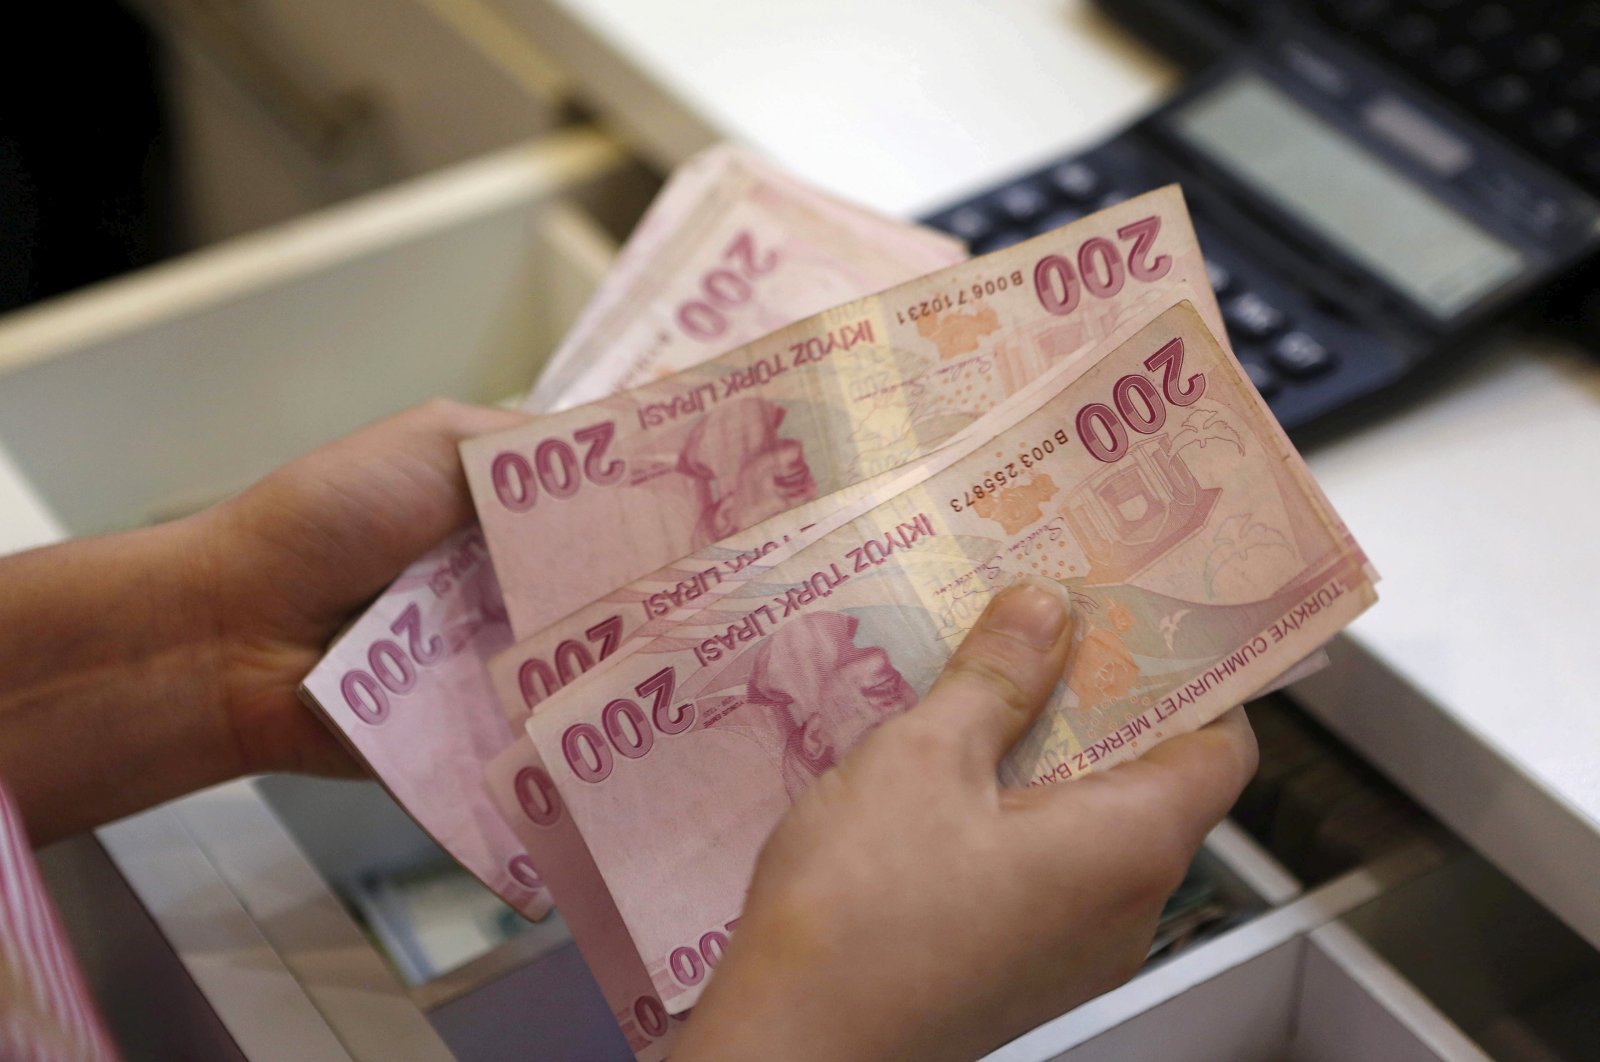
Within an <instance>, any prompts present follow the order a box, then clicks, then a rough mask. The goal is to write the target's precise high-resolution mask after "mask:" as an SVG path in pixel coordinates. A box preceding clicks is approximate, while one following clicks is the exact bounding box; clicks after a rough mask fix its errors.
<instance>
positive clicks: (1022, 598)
mask: <svg viewBox="0 0 1600 1062" xmlns="http://www.w3.org/2000/svg"><path fill="white" fill-rule="evenodd" d="M1071 643H1072V615H1071V597H1070V594H1069V592H1068V590H1067V588H1066V587H1064V586H1062V585H1061V584H1060V583H1058V582H1056V581H1055V580H1053V579H1041V578H1038V577H1036V576H1024V577H1022V578H1021V579H1018V580H1017V581H1016V582H1014V583H1012V584H1011V585H1010V586H1008V587H1006V588H1005V589H1004V590H1002V591H1001V592H1000V593H999V594H997V595H995V597H994V599H993V600H992V601H990V602H989V607H988V608H986V609H984V612H983V615H981V616H979V617H978V622H977V623H976V624H975V625H974V626H973V628H972V630H971V631H970V632H969V633H968V634H967V637H966V639H965V640H963V641H962V643H961V645H960V646H959V647H958V648H957V649H956V651H955V654H954V655H953V656H951V657H950V662H949V663H948V664H946V665H945V668H944V672H943V673H942V674H941V675H940V676H939V678H938V680H937V681H935V682H934V684H933V688H932V689H930V690H929V691H928V695H927V697H925V698H923V701H922V704H921V705H919V706H918V707H917V708H916V709H915V711H916V713H917V714H918V715H919V717H920V718H921V720H922V721H923V722H924V723H925V724H926V725H931V726H936V727H940V728H945V729H947V730H948V732H950V733H951V734H953V735H954V736H956V737H957V738H958V740H959V742H960V745H961V747H962V748H963V749H965V750H968V751H970V753H971V754H972V756H973V757H974V762H976V763H977V764H979V765H980V766H982V767H983V768H984V769H985V771H986V773H987V774H988V775H990V776H992V775H993V772H994V768H995V766H996V765H997V764H998V763H999V762H1000V758H1001V757H1002V756H1004V755H1005V754H1006V752H1007V751H1008V750H1009V749H1010V748H1011V746H1013V745H1015V744H1016V743H1017V739H1018V738H1020V737H1022V735H1023V734H1024V733H1026V732H1027V729H1028V727H1029V726H1030V725H1032V723H1033V721H1034V720H1035V719H1036V718H1038V716H1039V713H1040V711H1042V710H1043V708H1044V705H1045V702H1046V701H1047V700H1048V699H1049V697H1050V693H1051V691H1053V690H1054V689H1055V687H1056V684H1057V683H1058V682H1060V681H1061V672H1062V669H1063V668H1064V667H1065V666H1066V662H1067V656H1068V650H1069V648H1070V646H1071Z"/></svg>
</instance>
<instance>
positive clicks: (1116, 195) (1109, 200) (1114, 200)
mask: <svg viewBox="0 0 1600 1062" xmlns="http://www.w3.org/2000/svg"><path fill="white" fill-rule="evenodd" d="M1127 201H1128V193H1127V192H1121V191H1110V192H1107V193H1106V194H1105V195H1103V196H1101V197H1100V198H1099V199H1097V200H1096V201H1095V204H1094V208H1095V209H1096V210H1107V209H1109V208H1111V207H1114V206H1116V205H1117V204H1118V203H1126V202H1127Z"/></svg>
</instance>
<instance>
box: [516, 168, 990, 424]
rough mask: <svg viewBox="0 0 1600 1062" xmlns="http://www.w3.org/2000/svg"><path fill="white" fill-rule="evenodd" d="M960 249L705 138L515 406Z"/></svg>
mask: <svg viewBox="0 0 1600 1062" xmlns="http://www.w3.org/2000/svg"><path fill="white" fill-rule="evenodd" d="M965 258H966V251H965V248H963V246H962V245H960V243H958V242H957V240H952V238H950V237H946V235H944V234H939V232H934V230H931V229H925V227H922V226H912V224H907V222H901V221H893V219H888V218H883V216H880V214H875V213H872V211H867V210H862V208H859V206H856V205H853V203H848V202H845V200H838V198H835V197H830V195H827V194H824V192H821V190H819V189H816V187H813V186H808V184H805V182H802V181H797V179H795V178H792V176H789V174H786V173H782V171H781V170H778V168H776V166H773V165H770V163H766V162H763V160H762V158H758V157H757V155H754V154H750V152H747V150H742V149H739V147H733V146H720V147H714V149H710V150H707V152H702V154H701V155H698V157H694V158H693V160H690V162H688V163H686V166H685V168H683V170H680V171H678V173H677V174H675V176H674V179H672V181H670V182H669V184H667V187H666V189H664V192H662V195H661V197H659V200H658V203H656V205H654V206H653V208H651V211H648V213H646V216H645V219H643V221H642V222H640V227H638V232H637V234H635V237H634V238H630V240H629V245H627V246H626V248H624V250H622V253H621V256H619V259H618V264H616V269H614V270H613V272H611V275H610V277H608V278H606V283H605V288H603V291H602V293H600V294H598V296H597V297H595V301H594V305H592V309H590V310H586V312H584V315H582V317H581V318H579V320H578V323H576V325H574V326H573V329H571V333H568V336H566V337H565V339H563V342H562V345H560V347H558V349H557V352H555V353H554V355H552V363H554V365H552V371H550V373H547V374H546V376H547V379H541V382H539V385H538V387H534V390H533V393H531V395H530V403H528V406H526V408H533V409H542V408H546V406H544V403H546V400H549V398H555V392H554V390H552V389H554V387H560V397H558V400H555V401H554V403H552V405H550V406H549V408H555V409H562V408H568V406H574V405H581V403H586V401H592V400H595V398H603V397H606V395H611V393H614V392H618V390H624V389H629V387H637V385H640V384H646V382H650V381H653V379H658V377H661V376H667V374H670V373H675V371H678V369H685V368H688V366H691V365H698V363H699V361H704V360H706V358H709V357H712V355H718V353H723V352H725V350H731V349H733V347H738V345H741V344H746V342H749V341H752V339H758V337H760V336H765V334H766V333H771V331H776V329H778V328H781V326H784V325H787V323H790V321H794V320H798V318H802V317H808V315H811V313H816V312H821V310H826V309H829V307H830V305H838V304H840V302H848V301H850V299H856V297H861V296H862V294H870V293H874V291H882V289H883V288H888V286H893V285H898V283H904V281H907V280H912V278H914V277H922V275H925V273H931V272H933V270H936V269H941V267H944V266H949V264H952V262H958V261H962V259H965ZM619 350H624V352H627V353H626V355H622V357H618V352H619ZM574 373H576V376H574ZM565 376H573V379H565Z"/></svg>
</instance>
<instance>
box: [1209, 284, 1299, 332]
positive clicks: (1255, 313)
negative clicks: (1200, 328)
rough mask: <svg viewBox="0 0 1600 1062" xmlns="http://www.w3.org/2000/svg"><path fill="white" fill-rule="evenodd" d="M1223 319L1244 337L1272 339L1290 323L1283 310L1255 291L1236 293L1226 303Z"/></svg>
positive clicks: (1223, 309)
mask: <svg viewBox="0 0 1600 1062" xmlns="http://www.w3.org/2000/svg"><path fill="white" fill-rule="evenodd" d="M1222 319H1223V320H1224V321H1225V322H1227V325H1228V327H1229V328H1230V329H1232V330H1233V332H1234V333H1235V334H1236V335H1237V336H1239V337H1241V338H1244V339H1270V338H1271V337H1273V336H1275V335H1277V334H1278V333H1279V332H1281V331H1283V327H1284V325H1285V324H1287V323H1288V318H1287V317H1286V316H1285V315H1284V312H1283V311H1282V310H1280V309H1278V308H1277V307H1276V306H1274V305H1272V303H1270V302H1268V301H1267V300H1266V299H1263V298H1262V297H1261V296H1260V295H1257V294H1256V293H1255V292H1253V291H1247V292H1244V293H1243V294H1241V295H1235V296H1234V297H1233V298H1232V299H1229V300H1228V301H1227V302H1226V303H1224V304H1223V307H1222Z"/></svg>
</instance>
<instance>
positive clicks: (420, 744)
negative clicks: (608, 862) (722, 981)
mask: <svg viewBox="0 0 1600 1062" xmlns="http://www.w3.org/2000/svg"><path fill="white" fill-rule="evenodd" d="M702 162H703V163H704V164H700V163H697V164H696V165H692V166H690V167H688V168H686V169H685V170H684V171H683V172H682V173H681V174H677V175H674V178H673V179H672V181H670V182H669V183H668V185H667V188H666V189H665V191H664V192H663V195H662V197H661V200H662V202H661V205H660V206H659V207H657V208H654V209H652V211H651V213H650V216H649V218H648V219H647V223H646V224H644V225H642V226H641V227H640V230H639V231H638V232H637V233H636V234H635V236H634V237H633V238H631V239H630V240H629V242H628V244H627V246H626V247H624V249H623V252H622V254H621V256H620V261H621V265H622V267H623V268H622V270H621V272H619V273H618V274H617V275H616V276H615V277H614V278H611V279H608V280H607V282H606V283H605V284H604V285H602V287H601V289H600V291H599V292H597V293H596V296H595V298H594V300H593V302H592V304H591V306H590V307H588V308H587V309H586V310H585V313H584V315H583V318H582V320H581V322H580V331H582V330H587V333H588V334H590V335H593V334H595V333H597V332H598V333H599V334H601V335H605V336H609V337H611V339H610V340H608V342H609V343H610V345H608V346H606V347H605V348H604V349H589V350H587V352H586V353H585V352H580V357H579V360H578V361H577V362H575V363H571V364H573V365H575V366H576V369H575V371H576V375H575V376H573V375H569V376H568V377H567V383H568V386H572V384H573V382H574V380H576V381H577V382H579V383H583V381H585V380H591V379H608V380H609V379H614V378H620V376H621V375H622V374H623V373H624V371H625V370H627V371H643V372H649V371H654V370H655V368H656V367H657V364H658V363H657V360H656V359H658V358H659V357H663V356H670V357H676V358H684V357H705V356H710V355H714V354H719V353H722V352H723V351H725V350H727V349H729V348H730V347H731V346H733V345H734V343H735V342H736V341H737V339H738V335H739V334H742V333H735V334H729V335H727V336H725V337H721V338H716V337H713V338H712V339H709V340H706V341H704V342H698V343H697V344H695V345H694V346H693V347H692V349H690V348H686V347H684V346H683V345H682V344H661V343H659V342H658V341H657V336H656V331H655V329H654V327H653V326H652V327H649V328H639V327H635V324H636V323H637V322H638V321H639V320H641V319H650V320H654V319H655V317H656V316H659V315H660V314H661V313H666V312H670V310H671V306H667V305H666V304H663V306H661V307H657V306H655V305H654V304H652V303H651V302H650V301H649V300H650V299H651V298H669V297H675V295H674V293H673V292H672V291H666V292H664V293H663V292H661V291H658V290H657V289H658V288H659V285H655V286H654V287H652V285H651V282H650V281H649V278H650V277H651V276H652V275H653V272H652V271H653V270H655V271H659V270H661V269H663V268H666V266H665V264H663V263H664V262H667V261H669V262H670V264H671V267H672V268H673V269H677V270H682V271H684V272H685V273H687V274H693V275H695V276H700V275H702V274H707V275H709V273H710V272H714V271H715V270H716V269H717V268H719V267H720V263H722V262H723V261H724V258H725V256H726V253H727V251H728V247H727V246H724V245H719V244H716V243H714V242H707V241H706V240H705V238H704V235H705V234H704V233H700V232H685V231H684V229H685V226H693V225H695V224H698V223H699V222H701V221H704V220H705V219H707V218H713V217H715V218H729V217H731V218H737V219H740V223H741V224H747V225H748V226H750V228H749V231H750V232H752V233H762V234H770V233H774V232H778V231H783V232H784V233H786V236H785V240H786V242H785V243H784V249H785V252H786V257H785V259H784V261H783V263H782V268H781V269H777V270H775V271H774V277H773V279H774V281H775V282H774V283H770V284H768V285H767V286H766V287H764V288H763V290H762V292H761V297H760V300H759V304H758V306H756V307H754V312H755V313H756V316H754V317H752V318H751V319H752V320H763V321H765V320H779V321H780V323H786V322H788V321H791V320H794V319H796V318H798V317H800V316H803V315H804V314H805V313H807V312H809V311H810V310H812V309H815V308H817V307H819V306H823V305H827V304H828V303H829V302H830V301H840V300H843V299H847V298H851V297H856V296H859V295H862V294H865V293H867V292H870V291H874V290H877V289H879V288H882V287H886V286H888V285H890V284H893V283H896V282H899V281H903V280H906V279H908V278H910V277H914V276H917V275H920V274H921V273H924V272H926V271H927V270H929V269H933V268H936V267H938V266H940V265H944V264H946V263H948V262H950V261H954V260H956V259H958V258H960V257H961V252H960V250H959V248H958V247H956V246H955V245H954V244H952V243H951V241H949V240H948V239H947V238H945V237H942V236H939V235H937V234H934V233H931V232H930V231H929V230H926V229H922V228H920V227H918V226H913V225H907V224H904V223H901V222H896V221H893V220H890V219H885V218H879V217H875V216H872V215H869V214H867V213H866V212H864V211H862V210H861V209H860V208H859V207H853V206H849V205H847V204H843V203H841V202H839V201H837V200H832V199H831V198H829V197H827V196H825V195H824V194H823V193H821V192H818V191H816V190H814V189H808V188H806V187H805V186H804V185H801V184H799V183H798V182H795V181H794V180H793V179H792V178H786V177H781V176H779V175H775V174H772V173H771V172H770V168H769V167H766V166H765V165H764V164H761V163H759V162H757V161H756V160H754V159H752V158H751V157H750V156H748V155H747V154H745V153H743V152H738V151H734V150H719V151H714V152H712V153H709V154H708V155H707V156H706V157H705V159H704V160H702ZM757 173H759V174H763V175H764V176H762V177H761V178H760V179H756V178H755V177H752V174H757ZM797 217H805V218H806V219H808V226H809V227H807V228H806V229H805V230H804V231H798V230H797V229H795V228H794V225H795V222H794V219H795V218H797ZM864 242H872V243H874V244H875V246H874V247H872V248H871V249H870V250H864V249H863V246H862V245H863V243H864ZM641 277H643V278H645V279H644V281H642V282H641V280H640V278H641ZM641 283H643V284H644V286H643V287H641V286H640V284H641ZM652 315H653V316H652ZM564 349H566V345H564ZM584 386H590V384H587V383H585V384H584ZM511 641H512V638H511V628H510V624H509V622H508V621H507V617H506V613H505V611H504V608H503V606H502V604H501V598H500V594H499V589H498V583H497V582H496V580H495V575H494V571H493V567H492V565H491V564H490V561H489V558H488V556H487V554H486V553H485V551H484V548H483V535H482V532H481V531H480V530H479V528H478V527H477V526H476V525H473V526H471V527H467V528H464V529H462V530H461V531H459V532H457V533H456V534H455V535H452V536H451V537H450V538H449V539H447V540H446V541H445V542H443V543H441V544H440V545H439V546H437V547H435V548H434V549H433V550H431V551H429V553H428V554H427V555H426V556H424V557H422V558H420V559H419V560H418V561H417V562H416V563H414V564H413V565H412V566H411V567H410V568H408V569H407V571H406V572H405V574H403V575H402V576H401V578H400V579H398V580H397V581H396V582H395V583H394V584H393V585H392V586H391V587H390V588H389V589H388V590H387V591H385V593H384V594H383V595H382V596H381V597H380V598H379V599H378V600H377V601H376V602H375V603H374V604H373V605H372V606H371V607H370V608H369V609H368V610H367V612H366V613H365V614H364V615H363V616H362V617H361V618H360V619H359V620H358V621H357V623H356V624H355V625H354V626H353V627H352V628H351V629H350V630H349V631H348V632H346V633H345V634H344V635H343V636H341V637H340V638H339V639H338V640H337V641H336V642H335V644H334V645H333V646H332V647H331V649H330V650H329V653H328V655H327V656H326V657H325V658H324V659H323V660H322V661H321V662H319V663H318V665H317V667H316V668H315V669H314V670H313V671H312V672H311V674H310V675H308V676H307V678H306V680H305V682H304V683H303V684H302V687H301V696H302V697H303V698H304V699H305V700H306V701H307V702H308V703H310V704H312V705H314V706H315V707H316V708H317V709H318V710H319V711H320V712H321V713H322V715H323V716H324V718H325V719H326V720H327V721H328V723H329V724H330V726H331V727H332V728H333V729H334V730H335V731H336V732H337V733H339V734H340V735H341V737H342V738H343V739H344V740H345V741H346V743H347V744H349V745H350V746H351V748H352V749H353V751H354V752H355V753H356V755H357V756H359V757H360V758H361V759H363V760H364V761H365V762H366V763H367V765H368V766H369V767H370V769H371V770H372V771H373V773H374V774H376V775H377V776H378V778H379V779H380V780H381V781H382V782H383V784H384V785H385V786H386V787H387V788H388V789H389V791H390V792H391V793H392V794H393V795H394V797H395V799H396V800H397V801H398V802H399V803H400V804H401V806H402V807H404V808H405V809H406V811H407V812H408V813H409V814H410V815H411V816H412V818H414V819H415V820H416V821H417V822H418V823H419V824H420V825H421V826H422V827H423V828H424V829H425V830H426V831H427V832H428V833H429V834H431V835H432V836H433V837H434V839H435V840H436V841H438V842H439V844H440V845H441V846H442V847H444V848H445V850H446V851H448V852H450V854H451V855H452V856H454V857H455V858H456V859H457V860H458V861H459V862H460V863H461V864H462V865H463V866H465V867H466V868H467V869H468V870H469V871H471V872H472V873H473V874H475V875H476V876H477V877H479V878H480V879H481V880H483V881H484V882H485V883H486V884H487V885H489V887H490V888H492V889H494V890H495V891H496V892H497V893H498V894H499V895H500V896H501V897H502V898H503V899H505V900H506V902H507V903H509V904H511V905H512V906H513V907H515V908H516V909H517V910H519V911H521V912H522V913H523V914H525V915H527V916H529V917H534V918H537V917H540V916H541V915H542V914H543V913H544V912H546V911H547V910H548V909H549V907H550V900H549V896H548V894H547V893H546V892H545V891H544V890H543V889H542V888H540V886H539V884H538V882H539V879H538V876H537V874H536V873H535V872H534V871H533V870H532V869H531V864H530V863H529V861H528V858H527V855H526V853H524V852H523V851H522V848H521V846H520V845H518V844H517V843H516V841H515V839H514V838H513V836H512V835H511V833H510V832H509V831H508V829H507V827H506V825H505V823H504V822H503V821H502V820H501V818H500V816H499V815H498V814H497V813H496V812H495V810H494V808H493V807H492V805H491V804H490V802H489V800H488V798H487V796H486V795H485V794H484V792H483V788H482V778H483V768H484V765H485V764H486V763H487V762H488V759H489V757H491V756H493V755H494V754H495V753H498V752H499V751H500V750H501V749H503V748H504V747H505V746H506V744H508V743H509V742H510V741H511V731H510V729H509V728H508V726H507V724H506V723H505V721H504V717H503V714H502V712H501V710H500V707H499V703H498V700H497V698H495V696H494V695H493V693H492V692H491V690H490V687H489V685H488V678H487V675H486V672H485V665H486V663H487V661H488V659H489V657H490V656H491V655H492V654H494V653H496V652H499V651H501V650H503V649H505V648H506V647H507V646H509V645H510V644H511ZM562 660H563V662H564V663H569V662H570V651H569V653H568V654H567V655H564V656H563V658H562Z"/></svg>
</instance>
